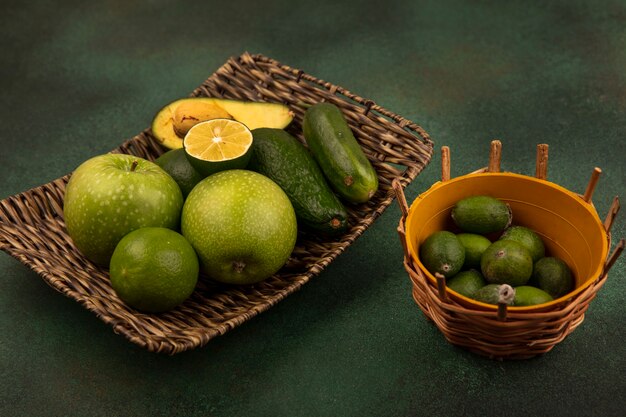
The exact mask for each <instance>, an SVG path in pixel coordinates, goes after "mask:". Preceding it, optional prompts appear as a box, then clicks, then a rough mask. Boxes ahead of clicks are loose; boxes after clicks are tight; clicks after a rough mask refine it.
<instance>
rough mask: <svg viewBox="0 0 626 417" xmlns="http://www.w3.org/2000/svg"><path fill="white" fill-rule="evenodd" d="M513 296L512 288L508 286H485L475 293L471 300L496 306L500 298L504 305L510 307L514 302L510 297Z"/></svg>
mask: <svg viewBox="0 0 626 417" xmlns="http://www.w3.org/2000/svg"><path fill="white" fill-rule="evenodd" d="M513 294H514V292H513V288H511V287H510V286H509V285H506V284H487V285H485V286H484V287H482V288H481V289H479V290H478V291H476V292H475V293H474V295H473V296H472V298H473V299H474V300H476V301H480V302H482V303H486V304H498V303H499V302H500V298H501V297H502V299H503V300H504V301H505V303H506V304H508V305H511V304H513V300H514V297H512V296H511V295H513ZM507 301H508V302H507Z"/></svg>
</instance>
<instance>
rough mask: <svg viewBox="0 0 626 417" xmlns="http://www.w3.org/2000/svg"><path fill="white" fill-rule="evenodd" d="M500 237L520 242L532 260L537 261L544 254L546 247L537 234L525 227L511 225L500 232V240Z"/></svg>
mask: <svg viewBox="0 0 626 417" xmlns="http://www.w3.org/2000/svg"><path fill="white" fill-rule="evenodd" d="M502 239H507V240H514V241H516V242H517V243H521V244H522V245H523V246H524V247H526V249H528V251H529V252H530V256H531V257H532V258H533V262H537V261H538V260H539V259H541V258H543V257H544V256H545V254H546V248H545V246H544V245H543V241H542V240H541V238H540V237H539V235H538V234H537V233H535V232H534V231H533V230H531V229H529V228H527V227H524V226H511V227H509V228H508V229H506V230H505V231H504V233H502V236H500V240H502Z"/></svg>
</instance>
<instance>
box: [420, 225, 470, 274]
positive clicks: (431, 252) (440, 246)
mask: <svg viewBox="0 0 626 417" xmlns="http://www.w3.org/2000/svg"><path fill="white" fill-rule="evenodd" d="M420 260H421V261H422V264H424V266H425V267H426V269H428V271H429V272H430V273H431V274H433V275H435V274H441V275H443V276H444V277H446V278H449V277H452V276H454V275H456V273H457V272H459V271H460V270H461V267H462V266H463V262H464V261H465V248H464V247H463V245H461V242H459V239H458V238H457V237H456V235H455V234H454V233H452V232H448V231H446V230H442V231H439V232H435V233H433V234H432V235H430V236H428V238H426V240H425V241H424V243H422V245H421V246H420Z"/></svg>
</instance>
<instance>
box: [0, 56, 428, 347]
mask: <svg viewBox="0 0 626 417" xmlns="http://www.w3.org/2000/svg"><path fill="white" fill-rule="evenodd" d="M191 96H213V97H224V98H233V99H243V100H251V101H269V102H280V103H284V104H287V105H289V106H290V108H291V109H292V110H293V112H294V113H295V117H294V121H293V122H292V124H291V125H290V126H289V127H288V128H287V130H288V131H289V132H290V133H292V134H293V135H294V136H296V137H297V138H298V139H300V140H303V138H302V134H301V122H302V116H303V114H304V109H303V108H302V107H301V106H299V105H298V104H301V103H315V102H320V101H328V102H332V103H334V104H336V105H337V106H339V107H340V108H341V109H342V111H343V113H344V115H345V116H346V118H347V120H348V123H349V124H350V127H351V128H352V130H353V132H354V134H355V136H356V138H357V140H358V141H359V142H360V143H361V145H362V147H363V150H364V151H365V153H366V155H367V156H368V158H369V159H370V160H371V161H372V164H373V165H374V167H375V168H376V170H377V172H378V175H379V182H380V189H379V191H378V192H377V193H376V195H374V197H373V198H372V199H371V200H370V201H369V202H368V203H365V204H361V205H353V206H349V207H348V211H349V215H350V222H351V228H350V229H349V230H348V231H347V232H346V233H345V234H344V235H342V236H340V237H338V238H335V239H333V240H322V239H320V238H319V237H316V236H310V235H306V234H302V233H301V234H300V235H299V237H298V242H297V244H296V248H295V250H294V252H293V255H292V257H291V259H290V260H289V261H288V263H287V265H285V267H284V268H283V269H281V270H280V271H279V272H278V273H277V274H276V275H274V276H272V277H271V278H269V279H268V280H266V281H264V282H262V283H259V284H256V285H253V286H246V287H244V286H241V287H238V286H226V285H220V284H216V283H213V282H211V281H210V280H207V279H200V280H199V283H198V287H197V289H196V291H195V292H194V294H193V295H192V296H191V297H190V299H188V300H187V301H186V302H185V303H184V304H183V305H182V306H180V307H178V308H176V309H175V310H173V311H170V312H168V313H163V314H143V313H140V312H137V311H135V310H133V309H130V308H128V307H126V306H125V305H124V304H123V303H122V302H121V301H120V300H119V298H118V297H117V296H116V295H115V293H114V291H113V289H112V288H111V286H110V283H109V277H108V271H107V270H106V269H102V268H99V267H97V266H95V265H94V264H92V263H91V262H89V261H88V260H87V259H85V258H84V257H83V256H82V255H80V253H78V251H77V250H76V248H75V247H74V245H73V243H72V241H71V239H70V238H69V236H68V235H67V231H66V229H65V224H64V222H63V196H64V192H65V185H66V184H67V181H68V179H69V177H70V174H68V175H66V176H64V177H62V178H59V179H56V180H54V181H52V182H50V183H48V184H45V185H42V186H40V187H37V188H34V189H31V190H29V191H26V192H23V193H21V194H18V195H15V196H11V197H8V198H6V199H5V200H2V201H1V202H0V249H2V250H3V251H5V252H7V253H8V254H9V255H11V256H13V257H15V258H16V259H18V260H19V261H20V262H22V263H23V264H25V265H26V266H28V267H29V268H31V269H32V270H33V271H35V272H37V273H38V274H39V275H40V276H41V277H42V278H43V279H44V281H45V282H46V283H47V284H48V285H50V286H51V287H52V288H54V289H55V290H57V291H59V292H61V293H63V294H65V295H66V296H67V297H70V298H72V299H74V300H76V301H77V302H79V303H80V304H81V305H83V306H84V307H85V308H86V309H88V310H89V311H91V312H93V313H95V314H96V315H97V316H98V317H99V318H100V319H101V320H102V321H104V322H105V323H107V324H109V325H111V326H112V327H113V330H114V331H115V332H116V333H118V334H121V335H123V336H125V337H126V338H127V339H128V340H130V341H131V342H133V343H136V344H137V345H139V346H141V347H143V348H145V349H148V350H149V351H153V352H161V353H167V354H175V353H178V352H182V351H185V350H188V349H192V348H196V347H199V346H202V345H204V344H206V343H207V342H208V341H209V340H211V339H212V338H213V337H216V336H218V335H222V334H224V333H226V332H227V331H228V330H230V329H232V328H233V327H235V326H237V325H240V324H241V323H243V322H245V321H246V320H248V319H250V318H252V317H254V316H255V315H257V314H258V313H260V312H262V311H265V310H267V309H268V308H270V307H271V306H273V305H274V304H276V303H277V302H279V301H280V300H282V299H283V298H285V297H286V296H287V295H289V294H291V293H293V292H294V291H296V290H298V289H299V288H300V287H301V286H302V285H303V284H305V283H306V282H307V281H308V280H309V279H310V278H311V277H313V276H315V275H317V274H319V273H320V272H321V271H322V270H323V269H324V268H325V267H326V266H327V265H328V264H329V263H330V262H332V261H333V260H334V259H335V258H336V257H337V256H338V255H339V254H340V253H342V252H343V251H344V250H345V249H346V248H347V247H348V246H349V245H350V244H351V243H352V242H354V240H355V239H356V238H358V237H359V236H360V235H361V234H362V233H363V232H364V231H365V230H366V229H367V228H368V227H369V226H370V225H371V224H372V223H373V222H374V221H375V220H376V219H377V218H378V217H379V215H380V214H381V213H382V212H383V211H384V210H385V209H386V208H387V207H388V206H389V204H390V203H391V202H392V201H393V198H394V197H395V194H394V192H393V189H392V187H391V183H392V181H393V180H394V179H397V180H398V181H399V183H400V184H401V186H402V187H405V186H406V185H407V184H408V183H409V182H411V180H413V179H414V178H415V177H416V176H417V175H418V174H419V173H420V172H421V170H422V169H423V168H424V167H425V166H426V165H427V164H428V163H429V162H430V159H431V156H432V152H433V144H432V141H431V140H430V138H429V136H428V134H427V133H426V132H425V131H424V130H423V129H422V128H421V127H419V126H418V125H416V124H414V123H412V122H411V121H409V120H406V119H404V118H402V117H400V116H398V115H396V114H394V113H392V112H390V111H388V110H386V109H384V108H382V107H379V106H378V105H376V104H375V103H374V102H373V101H371V100H367V99H364V98H362V97H359V96H358V95H355V94H353V93H351V92H349V91H347V90H345V89H344V88H342V87H339V86H336V85H333V84H331V83H328V82H325V81H322V80H319V79H317V78H315V77H313V76H311V75H308V74H306V73H304V72H303V71H301V70H298V69H294V68H291V67H288V66H286V65H282V64H280V63H279V62H277V61H275V60H273V59H270V58H267V57H265V56H262V55H251V54H248V53H244V54H243V55H241V56H239V57H237V58H231V59H229V60H228V61H227V62H226V63H225V64H224V65H223V66H222V67H220V68H219V69H218V70H217V71H216V72H215V73H214V74H213V75H211V76H210V77H209V78H208V79H207V80H206V81H204V82H203V83H202V85H200V86H199V87H198V88H197V89H195V90H194V91H193V93H192V94H191ZM113 152H121V153H128V154H133V155H137V156H140V157H144V158H147V159H150V160H152V159H155V158H156V157H158V156H159V155H160V154H162V153H163V152H164V149H162V148H161V147H160V145H158V144H157V143H156V141H155V140H154V139H153V138H152V136H151V133H150V130H149V129H146V130H144V131H143V132H141V133H140V134H139V135H137V136H135V137H133V138H131V139H129V140H126V141H125V142H124V143H123V144H122V145H121V146H119V147H118V148H116V149H114V150H113Z"/></svg>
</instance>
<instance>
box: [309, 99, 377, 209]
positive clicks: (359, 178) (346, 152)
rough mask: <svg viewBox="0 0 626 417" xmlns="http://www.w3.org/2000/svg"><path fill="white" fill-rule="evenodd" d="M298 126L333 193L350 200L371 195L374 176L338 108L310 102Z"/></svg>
mask: <svg viewBox="0 0 626 417" xmlns="http://www.w3.org/2000/svg"><path fill="white" fill-rule="evenodd" d="M302 128H303V132H304V138H305V139H306V142H307V144H308V145H309V149H310V150H311V153H312V154H313V157H314V158H315V160H316V161H317V163H318V164H319V165H320V167H321V168H322V171H323V172H324V175H325V176H326V178H328V181H329V182H330V185H331V186H332V187H333V189H334V190H335V191H336V192H337V194H339V196H340V197H342V198H343V199H345V200H346V201H349V202H351V203H364V202H366V201H367V200H369V199H370V198H372V196H373V195H374V193H376V190H378V175H377V174H376V170H375V169H374V167H372V164H371V163H370V161H369V160H368V159H367V157H366V156H365V154H364V153H363V149H362V148H361V146H360V145H359V143H358V142H357V141H356V139H355V138H354V135H353V134H352V131H351V130H350V127H349V126H348V123H347V122H346V119H345V118H344V116H343V113H341V110H339V108H338V107H337V106H335V105H334V104H331V103H318V104H314V105H313V106H311V107H309V108H308V109H307V111H306V112H305V114H304V121H303V123H302Z"/></svg>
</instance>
